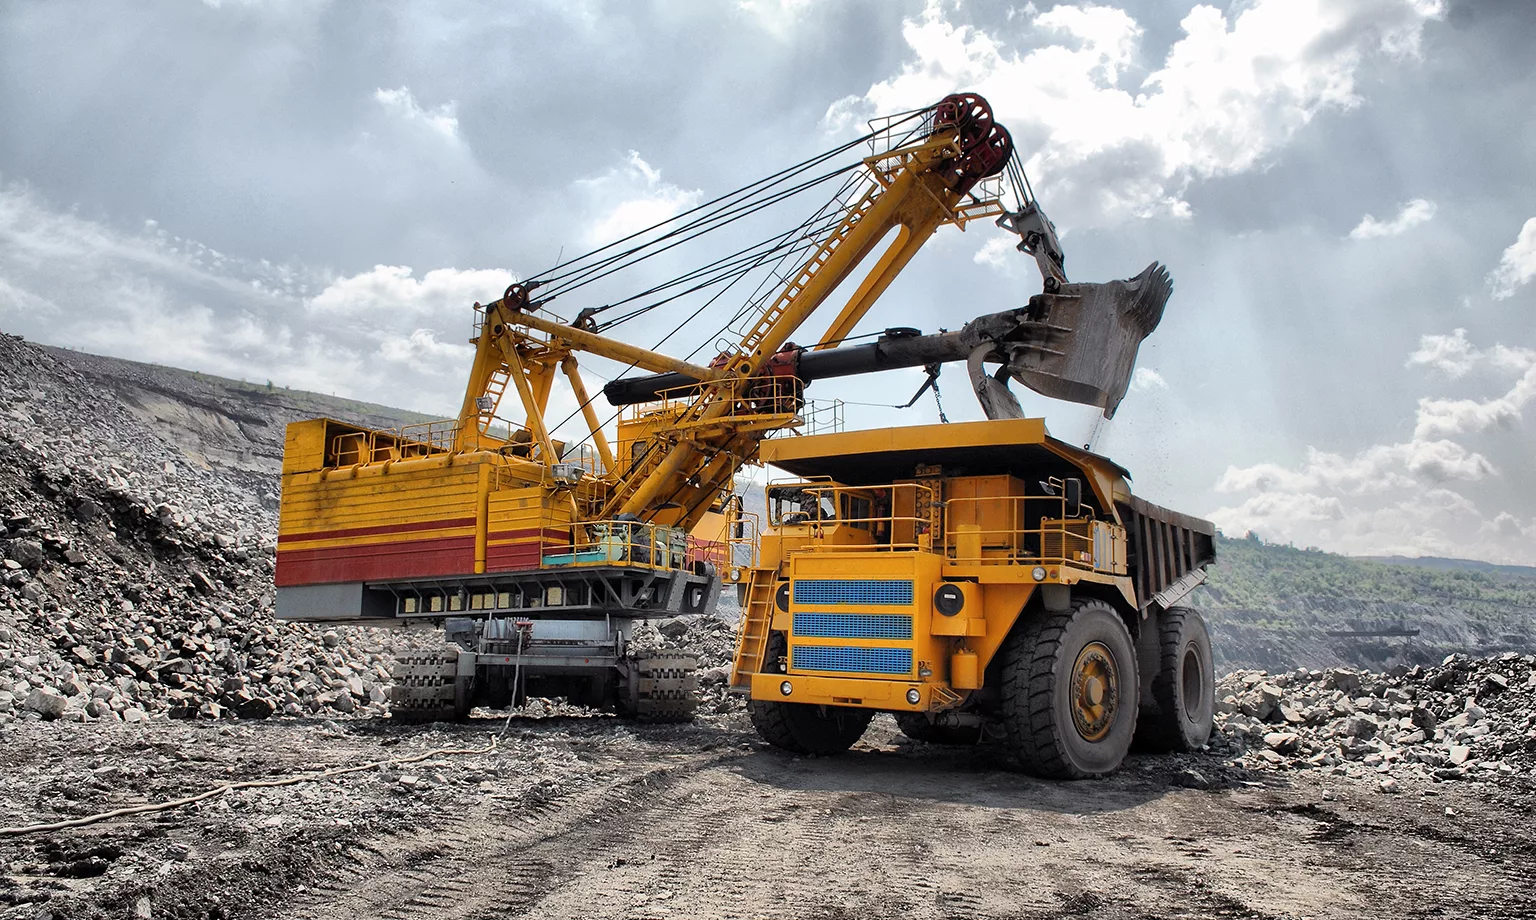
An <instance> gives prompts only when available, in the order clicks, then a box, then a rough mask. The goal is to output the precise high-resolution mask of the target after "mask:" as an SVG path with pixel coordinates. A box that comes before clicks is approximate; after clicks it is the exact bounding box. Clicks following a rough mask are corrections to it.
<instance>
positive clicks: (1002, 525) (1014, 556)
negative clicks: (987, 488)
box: [943, 495, 1124, 571]
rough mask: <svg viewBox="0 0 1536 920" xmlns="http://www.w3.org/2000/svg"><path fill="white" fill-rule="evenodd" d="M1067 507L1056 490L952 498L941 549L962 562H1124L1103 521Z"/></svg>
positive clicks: (1104, 566) (1111, 565)
mask: <svg viewBox="0 0 1536 920" xmlns="http://www.w3.org/2000/svg"><path fill="white" fill-rule="evenodd" d="M1068 510H1069V509H1068V507H1067V502H1066V499H1064V498H1062V497H1059V496H1025V495H986V496H977V497H974V498H951V499H949V500H948V501H947V502H945V505H944V538H943V548H944V554H945V555H946V556H947V557H949V559H950V560H951V561H952V562H955V563H957V564H962V565H1023V564H1028V565H1037V564H1044V565H1070V566H1076V567H1079V568H1090V569H1099V570H1104V571H1113V570H1115V569H1116V568H1118V567H1121V566H1123V557H1124V553H1123V550H1121V551H1119V552H1117V548H1116V539H1117V538H1116V536H1115V534H1114V533H1113V532H1112V531H1111V530H1110V528H1109V527H1108V525H1107V522H1104V521H1099V520H1096V519H1094V518H1093V517H1092V515H1091V514H1090V513H1084V512H1083V511H1081V510H1079V511H1077V512H1076V513H1075V514H1073V515H1071V516H1069V515H1068ZM1120 539H1121V540H1122V541H1123V537H1122V538H1120ZM1117 561H1118V562H1119V563H1120V565H1119V566H1117Z"/></svg>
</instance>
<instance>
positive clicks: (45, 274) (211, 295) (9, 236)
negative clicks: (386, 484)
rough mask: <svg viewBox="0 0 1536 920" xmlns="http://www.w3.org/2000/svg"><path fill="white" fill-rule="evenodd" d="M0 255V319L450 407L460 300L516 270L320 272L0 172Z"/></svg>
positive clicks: (71, 340)
mask: <svg viewBox="0 0 1536 920" xmlns="http://www.w3.org/2000/svg"><path fill="white" fill-rule="evenodd" d="M0 266H4V275H5V277H4V279H3V280H0V323H3V324H4V328H5V331H7V332H10V333H21V334H24V335H27V336H28V337H32V338H40V339H43V340H44V341H48V342H51V343H53V344H58V345H65V346H69V347H73V348H80V349H83V350H86V351H92V352H96V353H100V354H107V355H116V356H119V357H125V358H131V359H134V360H138V361H152V362H157V363H163V364H169V365H172V366H175V367H184V368H189V369H192V370H199V371H205V372H208V373H213V374H219V375H221V376H225V377H233V378H244V379H253V380H261V379H268V378H270V379H272V380H274V381H276V382H277V383H279V384H284V385H290V386H293V387H295V388H302V389H309V390H316V391H319V392H322V393H336V394H338V395H342V396H349V397H352V398H357V399H365V400H368V401H371V402H379V403H384V404H388V405H396V406H402V407H405V408H414V409H419V410H421V411H426V412H451V411H454V410H455V409H456V408H457V407H458V405H459V400H460V399H461V397H462V388H463V385H464V379H465V375H466V374H467V373H468V370H469V364H470V352H469V349H468V346H467V345H465V344H462V343H464V342H465V341H466V340H467V339H468V338H469V334H470V326H471V322H472V316H473V314H472V312H471V310H470V305H471V304H472V303H473V302H474V301H476V300H479V301H481V302H484V301H487V300H491V299H494V298H495V297H497V296H500V294H501V292H502V291H503V290H504V289H505V288H506V286H507V285H508V284H510V283H511V282H512V281H513V276H512V275H511V274H510V273H508V272H505V271H500V270H491V269H468V270H458V269H453V268H439V269H433V270H431V271H428V272H426V273H425V274H423V275H421V276H420V277H417V276H416V275H415V274H414V273H413V272H412V271H411V269H409V268H406V267H403V266H389V265H383V266H376V267H374V268H373V269H370V270H368V271H365V272H359V273H356V274H353V275H346V276H341V277H326V276H324V275H323V274H321V273H320V272H317V271H314V270H311V269H307V268H304V267H303V266H291V265H273V264H271V263H268V262H265V261H260V260H256V261H252V260H246V259H240V258H237V257H233V256H229V255H226V254H224V253H221V252H218V251H217V250H214V249H212V248H210V247H208V246H205V245H203V244H201V243H198V242H197V241H195V240H189V239H186V238H183V237H180V236H177V235H175V234H173V233H171V232H170V231H168V230H167V229H166V228H164V227H162V226H160V224H158V223H157V222H155V221H152V220H151V221H145V222H143V223H142V224H141V225H140V226H138V227H137V228H135V229H133V230H131V231H129V230H123V229H120V228H116V227H113V226H111V225H108V224H105V223H102V222H98V221H93V220H88V219H86V218H83V217H81V216H79V215H77V214H74V213H70V212H65V211H60V210H57V209H54V208H52V207H51V206H49V205H48V204H47V203H46V202H44V201H43V200H41V199H40V198H39V197H38V196H37V195H35V194H34V193H32V192H31V191H29V190H28V189H26V188H25V187H22V186H17V185H14V184H12V185H4V186H0ZM82 304H107V305H109V307H107V308H103V309H99V310H96V309H81V308H80V307H81V305H82Z"/></svg>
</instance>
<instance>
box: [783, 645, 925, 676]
mask: <svg viewBox="0 0 1536 920" xmlns="http://www.w3.org/2000/svg"><path fill="white" fill-rule="evenodd" d="M789 666H790V667H791V668H793V669H795V670H803V671H844V672H848V673H855V674H911V673H912V650H911V649H909V648H849V647H847V646H831V645H797V646H793V647H792V648H791V649H790V651H789Z"/></svg>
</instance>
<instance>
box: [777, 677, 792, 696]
mask: <svg viewBox="0 0 1536 920" xmlns="http://www.w3.org/2000/svg"><path fill="white" fill-rule="evenodd" d="M779 692H780V693H782V694H784V695H785V696H789V695H790V694H791V693H794V692H795V685H794V684H792V683H790V682H789V681H787V680H786V681H785V682H784V683H782V684H779Z"/></svg>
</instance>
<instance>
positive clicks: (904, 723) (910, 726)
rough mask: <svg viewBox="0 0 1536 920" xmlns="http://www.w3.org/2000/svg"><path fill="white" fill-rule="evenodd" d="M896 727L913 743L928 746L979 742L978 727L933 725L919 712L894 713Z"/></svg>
mask: <svg viewBox="0 0 1536 920" xmlns="http://www.w3.org/2000/svg"><path fill="white" fill-rule="evenodd" d="M896 727H897V728H899V729H901V733H902V734H903V735H906V736H907V737H908V738H911V739H912V740H913V741H923V742H926V743H928V744H977V743H979V742H980V741H981V726H980V725H935V724H933V723H932V722H930V721H928V717H927V716H925V715H923V714H922V713H920V712H898V713H896Z"/></svg>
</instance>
